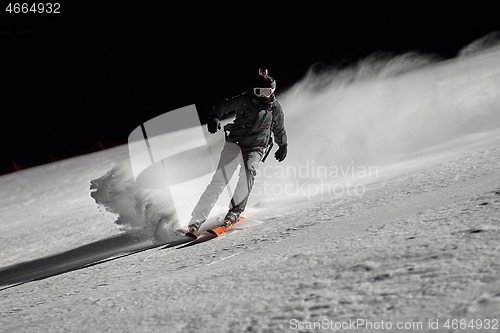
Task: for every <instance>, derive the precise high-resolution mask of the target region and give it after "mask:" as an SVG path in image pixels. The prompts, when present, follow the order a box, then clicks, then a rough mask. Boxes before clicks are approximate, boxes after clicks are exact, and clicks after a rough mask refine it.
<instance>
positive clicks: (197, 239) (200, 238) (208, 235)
mask: <svg viewBox="0 0 500 333" xmlns="http://www.w3.org/2000/svg"><path fill="white" fill-rule="evenodd" d="M244 219H245V218H244V217H242V216H240V218H239V219H238V221H236V223H234V224H231V225H230V226H229V227H223V226H218V227H216V228H214V229H208V230H205V231H203V232H202V233H201V234H199V235H195V234H193V233H189V232H188V233H186V234H185V236H186V238H183V240H186V241H184V242H183V243H181V242H182V240H179V241H177V242H176V244H173V243H169V244H167V245H166V246H165V247H163V248H161V249H167V248H170V247H175V246H178V245H181V246H179V247H177V249H183V248H186V247H189V246H193V245H196V244H200V243H204V242H207V241H209V240H212V239H214V238H217V237H219V236H220V235H221V234H223V233H224V232H226V231H228V230H230V229H232V228H233V227H234V226H235V225H236V224H237V223H239V222H241V221H243V220H244ZM188 238H190V240H188ZM193 238H194V239H193Z"/></svg>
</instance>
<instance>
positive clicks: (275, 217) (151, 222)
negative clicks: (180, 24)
mask: <svg viewBox="0 0 500 333" xmlns="http://www.w3.org/2000/svg"><path fill="white" fill-rule="evenodd" d="M419 59H420V60H422V59H421V58H417V59H416V60H419ZM498 59H499V51H498V50H497V51H490V52H484V53H482V54H478V55H476V56H468V57H464V58H463V59H462V58H459V59H454V60H450V61H446V62H443V63H435V64H431V65H429V66H426V67H422V68H420V69H417V70H415V71H410V72H408V73H403V74H399V75H396V76H394V75H393V74H391V73H392V71H394V70H395V69H401V68H402V67H401V65H397V64H400V63H401V58H400V59H399V60H398V61H399V62H398V61H395V60H394V59H393V61H392V62H389V63H387V62H382V64H383V65H382V66H381V65H380V64H381V63H380V62H377V61H375V62H373V60H370V61H367V62H366V63H365V64H364V65H363V64H360V67H359V68H357V69H356V68H354V69H352V70H351V71H348V72H328V73H325V74H320V75H313V74H311V75H310V76H307V77H306V78H304V80H303V81H302V82H299V83H298V84H297V85H296V86H295V87H293V88H292V89H290V91H288V92H286V93H285V94H283V98H282V101H283V105H284V109H285V112H286V115H287V118H286V121H287V128H288V132H289V138H290V155H289V157H288V158H287V160H286V161H285V162H284V163H288V165H292V166H295V167H300V166H302V165H304V162H305V161H312V160H314V161H315V163H317V165H322V164H324V165H335V166H339V167H340V166H344V167H345V166H350V165H353V163H352V161H356V162H355V164H354V165H364V166H369V165H376V166H378V167H379V171H380V174H379V175H378V177H377V178H376V179H368V180H364V181H363V180H359V181H360V183H362V184H363V185H365V186H366V193H364V194H363V195H361V196H358V195H351V196H338V197H335V196H314V197H312V198H310V199H309V200H308V199H307V198H304V197H293V198H291V199H290V198H288V200H275V199H274V200H273V198H267V199H266V200H263V201H262V203H263V204H262V205H261V206H259V207H253V208H251V209H249V212H248V219H247V220H246V222H247V223H246V222H243V224H242V225H241V227H238V228H235V230H233V231H231V232H228V233H227V234H223V235H222V236H221V237H219V238H217V239H215V240H212V241H209V242H207V243H203V244H200V245H196V246H193V247H189V248H185V249H182V250H179V249H175V248H172V249H168V250H162V251H158V250H155V249H152V250H148V251H145V252H141V253H138V254H135V255H132V256H127V257H123V258H120V259H117V260H114V261H109V262H104V263H101V264H98V265H95V266H91V267H87V268H83V269H79V270H75V271H71V272H68V273H64V274H59V275H56V276H53V277H50V278H47V279H43V280H40V281H34V282H29V283H26V284H22V285H20V286H17V287H14V288H8V289H4V290H2V291H0V331H2V332H19V331H23V332H30V331H33V332H35V331H37V332H38V331H47V332H48V331H50V332H68V331H71V332H88V331H96V332H101V331H110V332H124V331H133V332H165V331H169V332H195V331H207V332H236V331H249V332H250V331H251V332H281V331H283V332H290V331H293V330H292V329H291V326H290V323H291V321H293V320H296V321H301V322H313V321H321V320H323V319H327V320H334V321H340V322H342V321H349V320H350V319H354V320H355V319H358V318H359V319H367V320H370V321H372V322H380V321H382V320H384V321H385V322H388V321H389V322H391V323H396V322H422V323H423V330H420V331H431V330H430V329H429V328H428V327H427V324H428V321H429V320H434V321H435V320H436V319H439V321H440V323H441V325H443V324H444V322H445V321H446V319H466V320H467V322H469V320H471V319H483V320H484V319H495V318H496V319H500V281H499V279H498V271H499V269H500V264H499V262H500V260H499V254H500V245H499V244H500V243H499V241H498V239H500V237H499V236H500V227H499V222H500V220H499V216H500V214H499V213H500V174H499V172H498V170H499V165H500V134H499V133H498V129H499V127H500V126H499V125H500V121H499V120H500V93H499V92H498V89H496V87H498V86H499V83H500V63H499V62H498ZM403 60H404V58H403ZM414 60H415V59H414ZM394 63H396V65H394ZM363 66H364V67H363ZM394 66H396V67H394ZM405 66H406V65H405ZM412 66H413V67H414V66H415V65H411V64H410V67H412ZM380 68H381V69H380ZM369 70H371V72H370V71H369ZM367 71H368V72H367ZM388 72H389V73H388ZM396 72H397V71H396ZM320 83H321V84H320ZM491 87H493V88H491ZM393 97H394V98H393ZM311 115H312V116H311ZM306 120H311V121H310V126H316V127H314V128H320V129H322V130H323V131H315V132H314V133H315V134H318V135H317V137H314V138H311V133H310V132H308V131H306V130H304V128H303V127H302V126H304V123H306ZM326 124H328V125H329V127H328V128H325V127H324V125H326ZM325 151H331V154H325V153H324V152H325ZM301 152H302V154H301ZM121 161H123V162H121ZM116 163H118V164H119V165H118V166H116V165H115V164H116ZM126 163H127V148H126V147H117V148H114V149H110V150H107V151H103V152H99V153H95V154H90V155H86V156H81V157H78V158H73V159H70V160H67V161H62V162H57V163H54V164H51V165H46V166H41V167H37V168H33V169H29V170H24V171H21V172H17V173H14V174H9V175H5V176H2V177H0V203H1V204H2V206H1V207H0V221H1V223H0V249H1V251H0V253H1V255H0V264H1V265H2V267H5V266H8V265H13V264H16V263H21V262H25V261H28V260H34V259H38V258H41V257H45V256H50V255H55V254H58V253H61V252H63V251H68V250H71V249H75V248H77V247H79V246H82V245H85V244H89V243H92V242H95V241H98V240H102V239H104V238H106V237H111V236H115V235H118V234H120V233H121V232H122V230H123V229H127V228H129V227H140V226H147V227H149V235H150V236H152V234H153V233H154V226H155V224H157V223H158V222H159V221H161V219H162V218H167V217H168V216H170V215H169V214H170V213H171V212H169V211H168V210H169V209H170V207H168V205H167V204H166V202H167V201H166V200H162V199H163V197H162V196H161V195H158V196H157V195H156V194H154V193H144V192H143V191H142V190H139V189H137V188H134V184H133V183H132V182H130V181H129V180H130V174H129V173H128V172H127V167H126ZM114 165H115V166H114ZM266 165H269V166H271V167H275V166H276V165H277V164H276V163H275V162H269V164H268V163H267V162H266ZM91 180H93V184H94V185H93V187H94V190H95V188H97V190H99V189H101V192H100V193H99V196H98V199H97V200H98V201H100V202H102V203H103V204H106V205H107V207H106V208H107V209H108V210H109V211H106V210H105V209H104V208H103V207H100V208H99V207H98V206H97V205H96V204H95V202H94V200H93V199H92V198H90V197H89V194H90V192H91V191H90V189H89V188H90V186H91V184H90V181H91ZM270 181H271V182H272V181H274V183H273V184H287V182H289V181H290V178H285V179H279V180H272V179H271V180H270ZM334 181H338V179H336V180H334ZM93 195H94V198H96V196H95V195H96V194H95V192H94V194H93ZM132 204H133V205H132ZM116 222H117V223H116ZM173 227H175V224H172V225H170V224H169V225H167V228H166V230H167V231H168V230H169V228H173ZM0 274H1V272H0ZM228 313H229V314H230V315H227V314H228ZM359 331H370V330H366V329H364V328H360V329H359ZM393 331H397V330H393ZM440 331H447V330H446V329H445V328H444V326H441V327H440ZM474 331H480V330H474Z"/></svg>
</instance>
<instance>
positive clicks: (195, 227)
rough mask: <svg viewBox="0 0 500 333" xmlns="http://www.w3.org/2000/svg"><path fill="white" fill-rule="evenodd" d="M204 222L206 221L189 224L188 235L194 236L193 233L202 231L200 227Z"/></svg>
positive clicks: (192, 221) (193, 221)
mask: <svg viewBox="0 0 500 333" xmlns="http://www.w3.org/2000/svg"><path fill="white" fill-rule="evenodd" d="M203 222H205V221H204V220H191V221H190V222H189V225H188V227H187V231H186V233H191V234H192V233H195V232H198V230H200V227H201V225H202V224H203Z"/></svg>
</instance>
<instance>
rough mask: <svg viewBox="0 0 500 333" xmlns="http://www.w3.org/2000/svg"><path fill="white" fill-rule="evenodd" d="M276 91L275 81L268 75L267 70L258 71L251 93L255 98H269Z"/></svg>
mask: <svg viewBox="0 0 500 333" xmlns="http://www.w3.org/2000/svg"><path fill="white" fill-rule="evenodd" d="M274 90H276V80H274V78H272V77H271V76H269V75H268V71H267V69H262V68H260V69H259V76H257V77H256V78H255V81H254V84H253V92H254V94H255V95H256V96H257V97H263V98H270V97H271V96H272V95H273V94H274Z"/></svg>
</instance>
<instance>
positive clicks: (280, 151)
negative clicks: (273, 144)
mask: <svg viewBox="0 0 500 333" xmlns="http://www.w3.org/2000/svg"><path fill="white" fill-rule="evenodd" d="M286 152H287V144H284V145H283V146H280V148H279V149H278V150H277V151H276V153H274V157H275V158H276V159H277V160H278V162H283V160H284V159H285V158H286Z"/></svg>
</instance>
